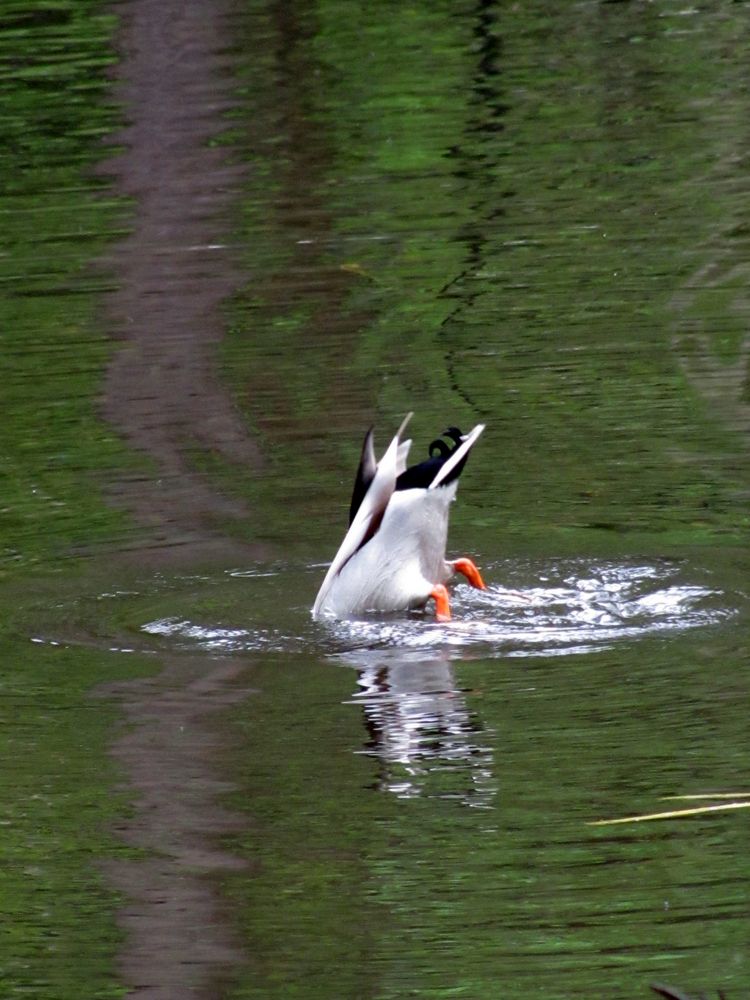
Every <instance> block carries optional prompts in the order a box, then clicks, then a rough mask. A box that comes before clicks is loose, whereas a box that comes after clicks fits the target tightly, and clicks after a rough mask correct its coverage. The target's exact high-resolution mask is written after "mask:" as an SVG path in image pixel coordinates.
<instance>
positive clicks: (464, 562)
mask: <svg viewBox="0 0 750 1000" xmlns="http://www.w3.org/2000/svg"><path fill="white" fill-rule="evenodd" d="M453 569H454V570H455V572H456V573H461V574H462V575H463V576H465V577H466V579H467V580H468V581H469V583H470V584H471V585H472V587H476V588H477V590H486V589H487V587H486V586H485V583H484V580H483V579H482V574H481V573H480V572H479V570H478V569H477V567H476V566H475V565H474V563H473V562H472V560H471V559H454V560H453Z"/></svg>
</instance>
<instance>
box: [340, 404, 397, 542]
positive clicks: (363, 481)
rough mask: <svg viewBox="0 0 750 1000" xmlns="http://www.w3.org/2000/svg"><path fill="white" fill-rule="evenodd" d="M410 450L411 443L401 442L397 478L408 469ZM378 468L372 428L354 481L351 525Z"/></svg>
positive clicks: (367, 436) (350, 511)
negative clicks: (407, 462)
mask: <svg viewBox="0 0 750 1000" xmlns="http://www.w3.org/2000/svg"><path fill="white" fill-rule="evenodd" d="M407 419H409V418H407ZM404 426H405V422H404V423H403V424H402V425H401V429H403V428H404ZM399 433H400V431H399ZM409 448H411V441H401V442H400V444H399V446H398V455H397V458H396V476H397V477H398V476H400V475H401V473H402V472H403V471H404V470H405V469H406V460H407V458H408V456H409ZM377 468H378V463H377V461H376V460H375V436H374V433H373V428H372V427H370V429H369V430H368V432H367V433H366V434H365V440H364V441H363V443H362V455H361V457H360V460H359V468H358V469H357V475H356V478H355V480H354V489H353V491H352V501H351V503H350V504H349V524H350V525H351V523H352V521H353V520H354V518H355V516H356V514H357V511H358V510H359V506H360V504H361V503H362V500H363V499H364V497H365V495H366V493H367V491H368V490H369V488H370V484H371V483H372V481H373V479H374V478H375V473H376V472H377Z"/></svg>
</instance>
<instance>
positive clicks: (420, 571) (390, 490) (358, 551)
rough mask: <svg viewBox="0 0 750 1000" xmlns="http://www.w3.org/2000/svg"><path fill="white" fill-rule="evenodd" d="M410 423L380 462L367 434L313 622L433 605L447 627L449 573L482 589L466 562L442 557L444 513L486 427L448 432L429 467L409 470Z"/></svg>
mask: <svg viewBox="0 0 750 1000" xmlns="http://www.w3.org/2000/svg"><path fill="white" fill-rule="evenodd" d="M411 417H412V414H411V413H409V414H408V415H407V416H406V418H405V419H404V421H403V423H402V424H401V426H400V427H399V429H398V432H397V434H396V436H395V437H394V438H393V440H392V441H391V443H390V445H389V446H388V448H387V449H386V452H385V454H384V455H383V457H382V458H381V459H380V461H379V462H378V461H376V459H375V446H374V437H373V428H372V427H371V428H370V429H369V430H368V431H367V434H366V435H365V439H364V443H363V445H362V457H361V459H360V463H359V468H358V469H357V476H356V479H355V481H354V490H353V493H352V500H351V505H350V508H349V530H348V531H347V533H346V535H345V537H344V540H343V542H342V543H341V547H340V548H339V550H338V552H337V553H336V556H335V558H334V560H333V562H332V563H331V565H330V567H329V569H328V572H327V573H326V576H325V579H324V580H323V585H322V586H321V588H320V590H319V591H318V596H317V597H316V599H315V604H314V605H313V617H314V618H323V617H333V618H348V617H352V616H356V615H360V614H363V613H364V612H367V611H375V612H389V611H406V610H409V609H411V608H423V607H424V606H425V605H426V604H427V602H428V601H429V600H430V599H432V600H434V602H435V613H436V617H437V619H438V621H450V618H451V611H450V600H449V596H448V590H447V589H446V586H445V584H446V583H447V581H448V580H449V579H450V577H451V576H452V575H453V574H454V573H456V572H458V573H462V574H463V575H464V576H465V577H466V579H467V580H468V581H469V583H470V584H471V585H472V586H473V587H477V588H479V589H480V590H483V589H484V581H483V580H482V576H481V574H480V572H479V570H478V569H477V567H476V566H475V565H474V563H473V562H472V560H471V559H466V558H463V559H453V560H446V558H445V546H446V541H447V536H448V509H449V506H450V503H451V501H452V500H453V499H454V498H455V496H456V489H457V487H458V478H459V476H460V475H461V472H462V471H463V468H464V466H465V464H466V459H467V458H468V455H469V452H470V451H471V449H472V447H473V446H474V444H475V443H476V441H477V439H478V437H479V435H480V434H481V433H482V431H483V430H484V424H477V426H476V427H475V428H474V429H473V430H472V431H470V433H469V434H462V433H461V431H460V430H459V429H458V428H457V427H449V428H448V430H446V431H445V432H444V434H443V435H442V437H441V438H439V439H438V440H436V441H433V442H432V444H431V445H430V449H429V455H430V457H429V458H428V459H427V460H426V461H424V462H420V463H419V464H418V465H412V466H410V467H409V468H407V466H406V460H407V456H408V454H409V448H410V446H411V441H402V440H401V436H402V434H403V432H404V429H405V427H406V425H407V424H408V422H409V420H410V419H411ZM442 438H447V439H448V440H449V441H450V442H451V444H448V443H447V441H445V440H442Z"/></svg>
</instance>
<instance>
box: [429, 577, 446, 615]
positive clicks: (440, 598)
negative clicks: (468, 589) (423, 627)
mask: <svg viewBox="0 0 750 1000" xmlns="http://www.w3.org/2000/svg"><path fill="white" fill-rule="evenodd" d="M430 597H431V598H432V599H433V600H434V601H435V617H436V618H437V620H438V621H439V622H449V621H450V620H451V605H450V600H449V598H448V588H447V587H444V586H443V584H442V583H436V584H435V586H434V587H433V588H432V590H431V591H430Z"/></svg>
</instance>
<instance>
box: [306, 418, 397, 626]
mask: <svg viewBox="0 0 750 1000" xmlns="http://www.w3.org/2000/svg"><path fill="white" fill-rule="evenodd" d="M411 417H412V414H411V413H408V414H407V415H406V417H405V418H404V420H403V422H402V424H401V426H400V427H399V429H398V431H397V432H396V436H395V437H394V438H393V440H392V441H391V443H390V444H389V445H388V448H387V449H386V452H385V454H384V455H383V457H382V458H381V459H380V461H379V462H378V465H377V468H376V470H375V475H374V477H373V479H372V482H371V483H370V486H369V487H368V490H367V493H365V495H364V497H363V499H362V503H361V504H360V506H359V510H358V511H357V513H356V515H355V517H354V520H353V521H352V523H351V525H350V526H349V530H348V531H347V533H346V535H345V536H344V540H343V542H342V543H341V545H340V547H339V550H338V552H337V553H336V555H335V556H334V559H333V562H332V563H331V565H330V566H329V567H328V572H327V573H326V576H325V579H324V580H323V583H322V585H321V588H320V590H319V591H318V596H317V597H316V598H315V604H314V605H313V616H314V617H317V616H318V614H319V612H320V609H321V607H322V606H323V604H324V603H325V599H326V596H327V594H328V591H329V590H330V587H331V585H332V583H333V580H334V579H335V577H336V574H337V573H339V572H340V571H341V568H342V567H343V566H344V564H345V563H346V562H347V561H348V560H349V559H351V557H352V556H353V555H354V553H355V552H356V551H357V549H358V548H359V547H360V546H361V545H362V542H363V540H364V539H365V537H366V535H367V532H368V530H369V529H370V526H371V524H372V523H373V521H375V520H376V519H378V518H382V516H383V513H384V511H385V508H386V507H387V506H388V501H389V500H390V499H391V496H392V495H393V491H394V489H395V487H396V479H397V478H398V476H399V468H400V465H401V462H402V461H403V463H404V466H405V464H406V457H407V454H408V451H409V447H408V446H409V445H410V444H411V442H410V441H404V442H403V444H402V443H401V434H402V433H403V431H404V428H405V427H406V425H407V424H408V422H409V420H411Z"/></svg>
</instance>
